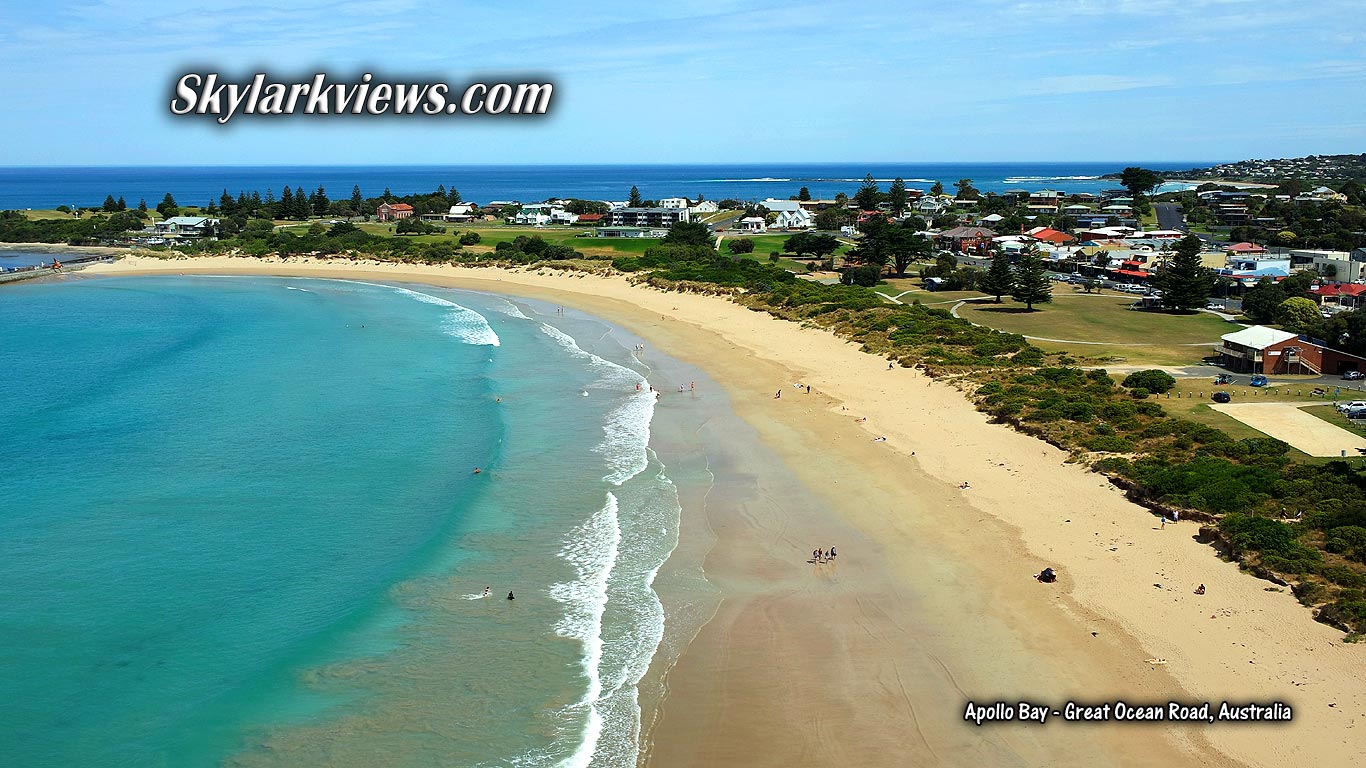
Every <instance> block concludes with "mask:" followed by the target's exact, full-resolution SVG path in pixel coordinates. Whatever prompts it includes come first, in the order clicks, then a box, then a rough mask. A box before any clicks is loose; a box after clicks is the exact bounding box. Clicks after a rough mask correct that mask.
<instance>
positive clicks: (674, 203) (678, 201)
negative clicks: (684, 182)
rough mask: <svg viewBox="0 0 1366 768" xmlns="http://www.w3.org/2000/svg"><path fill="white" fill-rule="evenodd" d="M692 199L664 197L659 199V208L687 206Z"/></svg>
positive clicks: (689, 205) (690, 203)
mask: <svg viewBox="0 0 1366 768" xmlns="http://www.w3.org/2000/svg"><path fill="white" fill-rule="evenodd" d="M691 205H692V201H691V200H689V199H688V198H686V197H666V198H664V199H663V200H660V201H659V207H660V208H688V207H691Z"/></svg>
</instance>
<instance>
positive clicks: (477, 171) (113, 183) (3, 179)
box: [0, 160, 1214, 210]
mask: <svg viewBox="0 0 1366 768" xmlns="http://www.w3.org/2000/svg"><path fill="white" fill-rule="evenodd" d="M1136 164H1138V163H1129V162H1123V161H1115V162H1067V163H875V162H870V163H839V164H828V163H827V164H811V163H794V164H762V165H541V166H532V165H522V166H498V165H451V166H402V165H400V166H300V167H286V166H265V167H259V166H258V167H251V166H222V167H176V168H157V167H127V168H120V167H99V168H0V210H6V209H21V208H35V209H45V208H55V207H56V206H58V205H69V206H72V207H78V206H92V205H94V206H97V205H100V204H101V203H102V202H103V201H104V198H105V196H106V195H113V196H114V197H115V198H118V197H120V196H122V197H123V198H124V199H125V201H126V202H127V203H128V204H129V205H136V204H137V202H138V200H139V199H146V200H147V203H148V205H156V203H158V202H159V201H160V200H161V199H162V197H163V196H164V195H165V194H166V193H168V192H169V193H170V194H171V195H172V196H173V197H174V198H175V200H176V202H178V203H180V204H181V205H206V204H207V203H208V202H209V200H210V199H213V200H215V201H216V200H217V199H218V197H219V195H221V194H222V192H223V190H224V189H226V190H228V192H229V193H231V194H232V195H234V196H235V195H236V194H237V193H238V192H239V191H246V192H251V191H253V190H256V191H259V192H261V194H262V195H264V194H265V191H266V190H267V189H271V190H274V192H275V194H276V196H277V197H278V196H279V194H280V191H281V190H282V189H283V188H284V186H285V185H289V187H290V188H291V189H293V188H295V187H303V188H304V190H305V191H307V192H312V191H313V190H315V189H317V188H318V186H319V185H322V186H323V187H324V188H325V189H326V191H327V193H328V194H329V196H330V197H332V198H333V199H338V198H344V197H349V196H350V195H351V188H352V187H353V186H357V185H359V186H360V188H361V192H362V193H363V194H364V195H365V196H367V197H378V196H379V195H380V194H381V193H383V192H384V189H385V188H386V187H387V188H388V189H390V190H391V191H392V192H394V193H395V194H407V193H412V192H431V191H434V190H435V189H436V188H437V186H438V185H442V184H444V185H445V186H446V188H447V189H451V188H455V189H457V190H459V191H460V194H461V196H462V197H463V198H464V199H465V200H467V201H474V202H478V203H488V202H491V201H494V200H516V201H520V202H539V201H542V200H546V199H548V198H551V197H577V198H586V199H592V200H625V199H626V198H627V195H628V193H629V192H630V190H631V187H632V185H635V186H637V187H639V188H640V192H641V194H642V195H643V196H644V197H646V198H647V199H659V198H662V197H689V198H692V199H696V198H697V197H698V196H699V195H702V196H705V197H706V198H707V199H708V200H723V199H726V198H735V199H738V200H762V199H764V198H767V197H777V198H782V199H786V198H788V197H790V196H792V195H795V194H797V192H798V190H800V189H801V188H802V187H807V188H808V189H809V190H810V192H811V194H812V195H813V196H815V197H817V198H833V197H834V196H835V195H836V194H837V193H839V192H844V193H846V194H849V195H852V194H853V193H854V192H855V191H857V190H858V187H859V184H860V183H861V182H862V181H863V178H864V176H866V175H867V174H872V175H873V177H874V178H875V179H877V180H879V182H881V184H882V186H883V189H886V185H887V184H888V183H889V182H891V181H892V179H894V178H897V177H901V178H902V179H904V180H905V182H906V184H907V185H908V186H911V187H918V188H921V189H926V190H928V189H929V187H930V186H931V185H933V184H934V182H935V181H941V182H943V183H944V185H945V187H946V188H948V189H949V191H952V190H953V187H952V184H953V183H954V182H956V181H958V180H959V179H963V178H968V179H972V180H973V182H974V185H975V186H976V187H977V188H978V189H979V190H981V191H983V192H1001V191H1004V190H1007V189H1026V190H1038V189H1058V190H1062V191H1065V192H1099V191H1101V190H1103V189H1112V188H1115V187H1117V186H1118V184H1117V183H1116V182H1115V181H1114V180H1108V181H1107V180H1102V179H1100V178H1098V177H1099V176H1101V175H1102V174H1106V173H1118V172H1119V171H1121V170H1123V169H1124V168H1125V167H1126V166H1128V165H1136ZM1212 164H1214V163H1213V162H1211V161H1199V160H1197V161H1190V160H1186V161H1171V162H1168V163H1162V164H1160V166H1154V164H1152V163H1144V164H1142V165H1145V166H1146V167H1167V168H1195V167H1204V166H1208V165H1212Z"/></svg>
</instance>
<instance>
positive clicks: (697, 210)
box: [688, 200, 721, 216]
mask: <svg viewBox="0 0 1366 768" xmlns="http://www.w3.org/2000/svg"><path fill="white" fill-rule="evenodd" d="M719 210H721V206H719V205H717V204H716V203H714V202H712V201H711V200H703V201H702V202H700V203H698V204H697V205H694V206H691V207H690V208H688V213H691V214H693V215H694V216H701V215H704V214H708V213H716V212H717V211H719Z"/></svg>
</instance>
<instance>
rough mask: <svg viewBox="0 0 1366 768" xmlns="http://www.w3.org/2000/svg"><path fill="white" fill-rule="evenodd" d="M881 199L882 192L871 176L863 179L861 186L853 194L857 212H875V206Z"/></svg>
mask: <svg viewBox="0 0 1366 768" xmlns="http://www.w3.org/2000/svg"><path fill="white" fill-rule="evenodd" d="M881 199H882V192H880V191H879V190H878V188H877V182H876V181H874V180H873V174H871V173H870V174H868V175H866V176H864V177H863V185H862V186H860V187H859V189H858V191H857V192H855V193H854V202H855V203H856V204H858V207H859V210H862V211H876V210H877V204H878V202H879V201H880V200H881Z"/></svg>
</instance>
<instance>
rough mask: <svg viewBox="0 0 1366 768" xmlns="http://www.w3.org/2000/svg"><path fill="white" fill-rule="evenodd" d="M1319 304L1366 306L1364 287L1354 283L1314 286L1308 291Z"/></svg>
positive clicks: (1365, 288)
mask: <svg viewBox="0 0 1366 768" xmlns="http://www.w3.org/2000/svg"><path fill="white" fill-rule="evenodd" d="M1309 292H1310V293H1312V294H1314V297H1315V298H1317V299H1318V300H1319V303H1320V304H1336V305H1338V306H1340V307H1356V306H1360V305H1362V304H1366V298H1362V297H1363V296H1366V285H1358V284H1356V283H1334V284H1332V285H1316V286H1314V287H1313V288H1310V289H1309Z"/></svg>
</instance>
